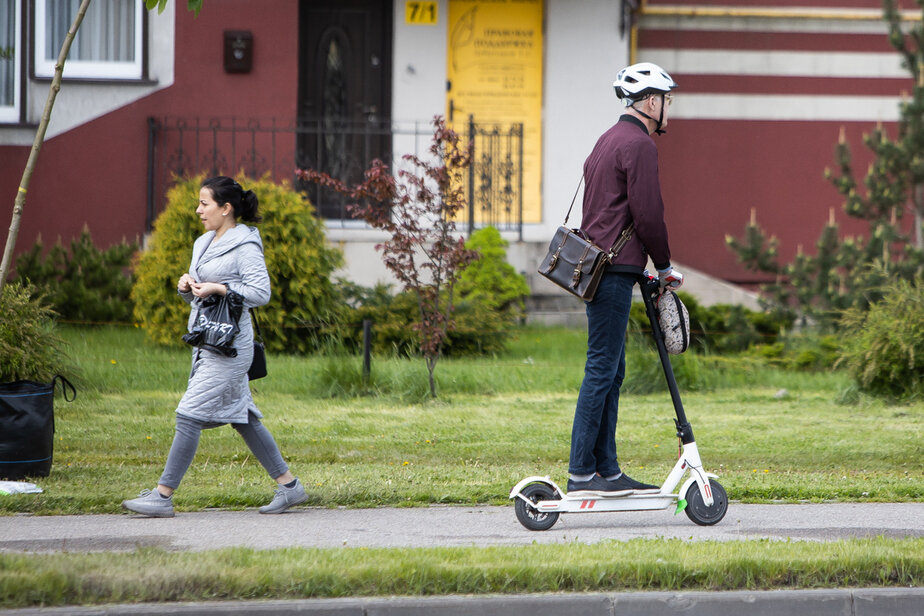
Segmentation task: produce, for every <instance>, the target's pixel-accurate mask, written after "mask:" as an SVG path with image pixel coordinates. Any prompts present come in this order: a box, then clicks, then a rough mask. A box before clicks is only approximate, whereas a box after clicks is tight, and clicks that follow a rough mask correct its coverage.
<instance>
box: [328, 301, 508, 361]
mask: <svg viewBox="0 0 924 616" xmlns="http://www.w3.org/2000/svg"><path fill="white" fill-rule="evenodd" d="M363 299H365V301H366V302H368V303H361V302H362V301H363ZM357 300H359V301H357ZM345 301H346V302H347V303H348V304H350V305H354V306H356V307H355V308H351V309H349V310H347V311H346V313H345V315H344V317H343V321H342V323H341V324H340V325H339V327H338V332H337V333H338V334H339V337H340V340H341V341H342V343H343V345H344V346H345V348H346V349H347V350H348V351H350V352H358V351H359V350H361V349H362V337H363V321H364V320H366V319H368V320H369V321H371V322H372V350H373V351H374V352H375V353H385V354H395V355H400V356H407V357H413V356H416V355H418V354H419V353H420V348H419V347H420V342H419V338H418V336H417V330H416V329H415V325H416V324H417V323H418V322H419V321H420V312H419V310H420V309H419V308H418V306H417V298H416V296H415V295H414V294H413V293H407V292H405V293H399V294H397V295H395V296H392V295H389V294H388V293H387V287H382V286H380V287H376V288H375V289H364V290H361V289H359V288H357V287H353V288H352V289H351V290H350V296H349V297H347V298H345ZM453 319H454V326H453V327H452V328H451V329H450V330H449V333H448V337H447V340H446V343H445V345H444V347H443V351H442V352H443V355H445V356H460V355H479V354H484V353H497V352H500V351H502V350H503V349H504V344H505V342H506V340H507V337H508V335H509V331H510V326H509V325H508V323H507V321H506V320H505V318H504V316H503V315H502V314H501V313H500V312H498V311H495V310H491V309H489V308H488V307H487V306H486V305H485V304H483V303H481V302H477V301H468V300H463V301H461V302H458V303H457V304H456V306H455V312H454V314H453Z"/></svg>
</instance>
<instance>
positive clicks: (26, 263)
mask: <svg viewBox="0 0 924 616" xmlns="http://www.w3.org/2000/svg"><path fill="white" fill-rule="evenodd" d="M44 249H45V246H44V244H43V243H42V240H41V238H39V239H38V240H37V241H36V242H35V245H33V246H32V248H31V249H30V250H28V251H26V252H24V253H22V254H21V255H20V256H19V257H18V258H17V259H16V277H15V279H14V280H17V281H20V282H30V283H32V284H34V285H35V286H36V288H37V289H38V290H39V292H40V293H41V294H42V295H43V296H44V297H45V298H47V300H48V301H49V302H50V303H51V306H52V308H54V310H55V312H57V313H58V316H59V317H61V318H62V319H67V320H71V321H89V322H93V323H126V322H129V321H131V316H132V302H131V298H130V294H131V288H132V277H131V273H130V271H129V266H130V265H131V261H132V256H133V255H134V254H135V252H136V251H137V250H138V245H137V244H135V243H134V242H126V241H124V240H123V241H122V242H121V243H119V244H114V245H113V246H110V247H109V248H107V249H105V250H100V249H98V248H97V247H96V246H95V245H94V244H93V238H92V237H91V236H90V231H89V229H87V228H86V227H85V228H84V229H83V232H82V233H81V234H80V236H79V237H76V238H74V239H73V240H72V241H71V245H70V251H69V252H70V254H68V250H67V249H66V248H64V246H63V245H62V244H61V241H60V240H59V241H58V242H57V243H56V244H55V245H54V246H52V247H51V250H49V251H48V254H47V255H45V256H43V253H44Z"/></svg>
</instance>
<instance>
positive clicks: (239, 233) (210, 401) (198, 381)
mask: <svg viewBox="0 0 924 616" xmlns="http://www.w3.org/2000/svg"><path fill="white" fill-rule="evenodd" d="M214 237H215V232H214V231H209V232H207V233H205V234H204V235H202V236H201V237H199V238H198V239H197V240H196V243H195V244H193V254H192V261H191V262H190V265H189V275H190V276H192V277H193V278H194V279H195V280H196V281H197V282H220V283H223V284H226V285H227V286H228V288H229V289H230V290H232V291H235V292H237V293H240V294H241V295H242V296H243V297H244V310H243V311H242V312H241V320H240V328H241V331H240V333H238V335H237V336H236V337H235V339H234V346H235V348H236V349H237V357H225V356H224V355H219V354H218V353H213V352H211V351H208V350H205V349H193V353H192V371H191V372H190V375H189V384H188V385H187V387H186V393H185V394H183V398H182V399H181V400H180V404H179V406H177V409H176V412H177V413H179V414H180V415H185V416H187V417H192V418H193V419H198V420H200V421H206V422H216V423H247V413H248V411H249V412H251V413H253V414H254V415H256V416H257V417H263V415H262V414H261V413H260V411H259V409H257V407H256V405H254V402H253V397H252V396H251V395H250V384H249V382H248V380H247V370H248V368H250V362H251V360H252V359H253V326H252V325H251V322H250V308H253V307H255V306H262V305H264V304H266V303H267V302H269V299H270V279H269V274H268V273H267V271H266V262H265V261H264V260H263V241H262V240H261V239H260V232H259V231H258V230H257V229H256V228H254V227H248V226H247V225H242V224H238V225H236V226H234V227H232V228H231V229H228V230H227V231H226V232H225V233H224V235H222V236H221V237H220V238H219V239H217V240H214V241H213V238H214ZM180 296H181V297H182V298H183V299H184V300H186V301H187V302H189V304H190V306H191V310H190V314H189V324H188V329H189V330H190V331H192V325H193V323H194V322H195V320H196V316H197V313H198V311H199V299H198V298H197V297H196V296H194V295H193V294H192V293H191V292H190V293H180Z"/></svg>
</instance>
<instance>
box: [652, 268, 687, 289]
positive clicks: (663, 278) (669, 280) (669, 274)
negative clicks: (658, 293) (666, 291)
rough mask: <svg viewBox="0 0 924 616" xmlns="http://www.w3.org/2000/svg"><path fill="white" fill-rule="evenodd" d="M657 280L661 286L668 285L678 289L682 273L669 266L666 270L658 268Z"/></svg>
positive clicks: (681, 281) (681, 280)
mask: <svg viewBox="0 0 924 616" xmlns="http://www.w3.org/2000/svg"><path fill="white" fill-rule="evenodd" d="M658 281H659V282H660V284H661V288H662V289H663V288H664V287H670V288H672V289H679V288H680V285H682V284H683V274H681V273H680V272H679V271H677V270H676V269H674V268H673V267H669V268H667V269H666V270H663V271H662V270H658Z"/></svg>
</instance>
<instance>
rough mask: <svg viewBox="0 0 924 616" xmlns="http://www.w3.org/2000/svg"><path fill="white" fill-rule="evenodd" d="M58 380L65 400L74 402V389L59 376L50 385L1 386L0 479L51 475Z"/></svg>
mask: <svg viewBox="0 0 924 616" xmlns="http://www.w3.org/2000/svg"><path fill="white" fill-rule="evenodd" d="M59 380H60V381H61V389H62V391H63V392H64V399H65V400H67V401H68V402H70V401H72V400H74V398H76V397H77V390H76V389H74V386H73V385H71V382H70V381H68V380H67V379H66V378H64V377H63V376H61V375H57V376H55V378H54V379H52V381H51V383H36V382H35V381H14V382H12V383H0V479H9V480H17V479H22V478H23V477H46V476H48V473H49V472H51V462H52V456H53V454H54V444H55V411H54V397H55V384H56V383H57V382H58V381H59ZM68 390H70V393H71V396H70V397H68Z"/></svg>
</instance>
